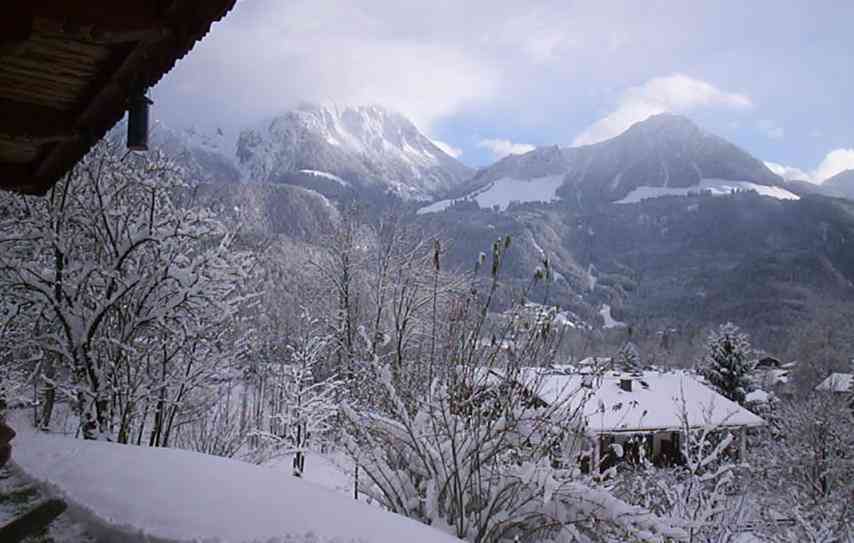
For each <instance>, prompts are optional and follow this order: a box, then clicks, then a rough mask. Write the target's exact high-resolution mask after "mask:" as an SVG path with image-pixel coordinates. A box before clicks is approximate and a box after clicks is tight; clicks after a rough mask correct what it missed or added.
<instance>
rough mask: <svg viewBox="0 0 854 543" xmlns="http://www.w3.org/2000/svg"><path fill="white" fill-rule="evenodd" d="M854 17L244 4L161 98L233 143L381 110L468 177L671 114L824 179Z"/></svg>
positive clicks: (844, 6)
mask: <svg viewBox="0 0 854 543" xmlns="http://www.w3.org/2000/svg"><path fill="white" fill-rule="evenodd" d="M852 21H854V2H850V1H839V0H803V1H796V0H773V1H766V0H751V1H749V2H745V1H744V0H738V1H728V0H715V1H711V0H710V1H708V2H701V1H699V0H698V1H685V0H662V1H657V0H646V1H644V2H638V1H636V0H615V1H609V0H599V1H596V2H593V1H572V0H542V1H537V0H526V1H524V2H520V1H518V0H508V1H505V0H431V1H430V2H417V1H414V0H413V1H410V0H360V1H359V2H355V1H349V0H347V1H345V0H339V1H332V0H305V1H302V0H288V1H285V0H239V1H238V4H237V7H236V8H235V9H234V10H233V11H232V12H231V14H229V16H228V17H226V19H224V20H223V21H221V22H219V23H217V24H216V25H215V26H214V28H213V30H212V31H211V33H210V34H209V35H208V37H207V38H206V39H205V40H204V41H203V42H202V43H200V44H199V45H198V46H197V47H196V48H195V49H194V50H193V52H192V53H191V54H190V55H189V56H188V57H186V58H185V59H184V60H182V61H181V62H180V63H179V64H178V66H177V67H176V68H175V69H174V70H173V71H172V72H171V73H170V74H169V75H168V76H167V77H166V78H165V79H164V80H163V81H162V82H161V83H160V85H159V86H158V87H157V88H155V89H154V91H153V93H152V94H153V97H154V99H155V101H156V103H157V105H156V108H157V109H156V116H157V117H158V118H160V119H163V120H164V121H165V122H167V123H169V124H173V125H176V126H196V127H197V128H201V129H203V130H209V129H212V128H215V127H222V128H224V129H225V130H227V131H229V132H232V133H233V132H235V131H237V130H239V129H240V128H244V127H246V126H252V125H255V124H257V123H259V122H261V121H263V120H264V119H265V118H268V117H271V116H273V115H275V114H276V113H280V112H282V111H284V110H286V109H288V108H289V107H293V106H294V105H297V104H299V103H301V102H307V101H308V102H330V101H331V102H338V103H342V104H380V105H384V106H386V107H389V108H392V109H395V110H398V111H400V112H401V113H404V114H405V115H407V116H409V117H410V118H411V119H412V120H413V121H414V122H415V123H416V124H417V125H418V126H419V128H421V129H422V130H423V131H424V132H425V133H427V134H428V135H429V136H430V137H431V138H433V139H434V140H436V141H440V142H443V143H444V144H445V146H446V148H447V149H449V150H450V151H452V152H453V153H455V154H459V158H460V160H462V161H463V162H466V163H468V164H470V165H473V166H481V165H485V164H488V163H490V162H491V161H493V160H495V158H496V157H500V156H503V155H505V154H507V153H519V152H525V151H527V150H529V149H531V148H533V146H536V145H550V144H561V145H582V144H586V143H593V142H596V141H601V140H603V139H606V138H609V137H612V136H614V135H616V134H618V133H620V132H621V131H622V130H624V129H625V128H627V127H628V126H629V125H630V124H632V123H633V122H636V121H639V120H642V119H644V118H646V117H648V116H649V115H651V114H654V113H659V112H662V111H673V112H677V113H682V114H685V115H687V116H688V117H690V118H692V119H693V120H694V121H696V122H697V123H698V124H700V125H701V126H703V127H704V128H706V129H707V130H709V131H711V132H714V133H717V134H719V135H721V136H723V137H725V138H727V139H729V140H731V141H733V142H734V143H736V144H738V145H740V146H742V147H744V148H745V149H747V150H748V151H749V152H751V153H752V154H754V155H755V156H757V157H758V158H761V159H763V160H766V161H768V162H769V163H773V164H774V167H775V168H777V169H778V171H781V172H783V171H786V172H787V175H792V176H795V177H801V178H809V179H811V180H822V179H824V178H826V177H828V176H829V175H832V174H834V173H836V172H837V171H840V170H841V169H845V168H854V71H852V70H851V68H850V67H851V58H850V57H851V54H852V53H854V32H852V31H851V23H852Z"/></svg>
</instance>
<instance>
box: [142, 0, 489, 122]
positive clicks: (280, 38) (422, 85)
mask: <svg viewBox="0 0 854 543" xmlns="http://www.w3.org/2000/svg"><path fill="white" fill-rule="evenodd" d="M366 4H367V3H365V4H363V3H361V2H336V1H333V0H312V1H299V0H295V1H289V2H279V1H278V0H253V1H251V2H249V1H242V2H239V3H238V4H237V7H236V8H235V9H234V10H233V12H232V13H230V14H229V16H228V17H227V18H225V19H224V20H223V21H222V22H220V23H218V24H216V25H214V27H213V29H212V31H211V33H210V35H208V36H207V37H206V39H205V40H203V41H202V42H201V43H199V44H198V45H197V46H196V47H195V48H194V50H193V54H192V55H188V56H187V57H186V58H185V59H183V60H182V61H181V63H180V66H179V67H178V68H176V69H175V70H174V71H173V72H172V73H170V74H169V76H167V77H166V78H165V79H164V81H163V83H162V84H161V85H159V86H158V88H157V89H155V100H157V98H158V97H159V98H160V100H159V103H160V104H161V105H168V104H175V105H174V106H173V109H174V110H175V111H170V112H169V113H170V114H172V115H170V116H188V117H189V116H192V117H195V118H196V119H205V118H210V117H216V116H220V117H221V116H228V117H229V119H228V120H229V121H231V122H232V124H235V125H238V126H241V127H245V126H246V125H247V124H252V123H253V122H258V121H260V120H262V119H264V118H267V117H270V116H272V115H275V114H278V113H281V112H283V111H285V110H287V109H290V108H292V107H294V106H296V105H299V104H300V103H304V102H319V103H326V102H334V103H338V104H342V105H363V104H374V103H376V104H381V105H383V106H386V107H388V108H390V109H393V110H396V111H400V112H401V113H403V114H404V115H406V116H407V117H409V118H410V119H411V120H412V121H413V122H414V123H415V124H416V125H417V126H418V127H419V128H420V129H421V130H423V131H425V132H429V131H430V127H431V125H432V123H433V122H434V121H436V120H437V119H440V118H445V117H449V116H452V115H454V114H456V113H458V112H459V111H460V110H461V109H462V108H464V107H466V106H467V105H468V104H472V103H484V102H488V101H489V99H490V98H491V97H492V96H494V95H495V94H496V92H497V90H496V89H497V85H498V80H499V75H498V73H497V70H496V69H495V67H494V66H491V65H490V64H489V63H485V62H482V61H481V58H480V57H479V56H478V55H477V53H476V51H475V52H473V51H472V48H471V47H469V46H468V44H467V43H466V42H465V41H462V40H460V39H456V40H451V39H448V40H443V39H441V36H433V35H425V33H424V32H423V31H421V30H418V28H416V27H418V26H419V25H421V24H422V23H421V22H420V21H419V20H418V19H416V20H412V21H409V20H406V19H403V18H402V17H403V15H400V14H396V13H394V10H393V9H392V8H393V6H390V9H391V10H392V11H391V12H390V13H388V14H386V13H384V12H383V11H382V9H381V8H382V7H383V6H380V5H370V6H369V5H366ZM397 9H402V8H397ZM413 9H421V8H420V7H418V8H415V7H413ZM409 15H410V16H411V15H412V14H409ZM401 25H406V26H401ZM400 28H407V29H409V30H411V31H398V30H399V29H400ZM212 89H214V90H215V92H211V90H212ZM158 95H159V96H158Z"/></svg>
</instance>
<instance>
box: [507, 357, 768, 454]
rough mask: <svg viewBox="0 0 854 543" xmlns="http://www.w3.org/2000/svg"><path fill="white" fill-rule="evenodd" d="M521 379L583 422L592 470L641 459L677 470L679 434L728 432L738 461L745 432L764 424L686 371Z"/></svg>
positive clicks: (531, 371)
mask: <svg viewBox="0 0 854 543" xmlns="http://www.w3.org/2000/svg"><path fill="white" fill-rule="evenodd" d="M522 375H523V377H520V379H522V380H523V381H526V382H528V383H536V384H535V385H529V388H531V389H533V393H534V394H535V395H536V396H537V397H539V398H540V399H541V400H542V401H543V402H544V403H545V404H556V403H558V402H561V403H563V404H565V405H566V407H567V409H570V410H572V411H575V410H576V409H578V411H579V412H580V413H582V414H583V416H584V418H585V422H586V432H587V434H588V435H589V436H590V439H591V441H592V443H591V445H592V449H593V455H592V459H593V460H592V463H593V466H592V467H593V469H604V468H606V467H608V466H609V465H611V464H612V463H614V462H617V461H621V460H625V461H628V462H638V461H639V460H640V458H641V455H643V456H644V457H646V458H647V459H649V460H651V461H652V462H654V463H656V464H659V465H669V464H673V463H680V462H681V453H680V450H681V442H682V440H683V439H685V437H684V434H685V432H686V430H687V431H699V430H703V429H714V430H716V431H717V430H721V431H723V430H727V431H730V432H734V433H736V434H737V436H738V442H737V443H738V447H737V454H738V455H739V456H741V457H743V456H745V455H746V451H747V430H748V429H749V428H752V427H758V426H762V425H764V424H765V421H764V420H763V419H762V418H760V417H759V416H757V415H755V414H754V413H751V412H750V411H748V410H747V409H745V408H743V407H741V406H740V405H738V404H737V403H735V402H733V401H730V400H728V399H727V398H725V397H723V396H721V395H720V394H718V393H717V392H715V391H714V390H712V389H711V388H709V387H708V386H706V385H704V384H703V383H701V382H700V381H698V380H697V379H696V378H695V377H693V376H692V375H691V374H689V373H688V372H685V371H670V372H659V371H642V372H636V373H624V372H615V371H608V372H605V373H589V372H588V373H583V372H575V371H572V370H568V369H566V367H564V368H562V369H560V370H554V369H544V368H527V369H526V370H523V373H522ZM734 452H735V451H734Z"/></svg>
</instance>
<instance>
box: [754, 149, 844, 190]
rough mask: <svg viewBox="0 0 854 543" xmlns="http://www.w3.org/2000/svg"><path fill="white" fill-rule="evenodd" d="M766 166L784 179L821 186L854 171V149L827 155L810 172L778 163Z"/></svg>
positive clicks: (767, 163)
mask: <svg viewBox="0 0 854 543" xmlns="http://www.w3.org/2000/svg"><path fill="white" fill-rule="evenodd" d="M765 165H766V166H768V169H769V170H771V171H772V172H774V173H776V174H777V175H779V176H780V177H782V178H783V179H797V180H801V181H809V182H811V183H817V184H820V183H824V182H825V181H826V180H828V179H829V178H831V177H833V176H834V175H836V174H838V173H841V172H844V171H845V170H854V149H834V150H833V151H831V152H829V153H827V155H825V157H824V159H822V161H821V163H819V165H818V167H817V168H816V169H814V170H812V171H809V172H806V171H804V170H802V169H800V168H795V167H792V166H785V165H783V164H777V163H776V162H766V163H765Z"/></svg>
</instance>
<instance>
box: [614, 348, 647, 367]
mask: <svg viewBox="0 0 854 543" xmlns="http://www.w3.org/2000/svg"><path fill="white" fill-rule="evenodd" d="M613 360H614V366H615V367H616V368H619V369H621V370H623V371H637V370H641V369H643V367H642V365H641V356H640V351H639V350H638V347H637V345H635V344H634V342H632V341H631V340H630V341H626V342H625V343H624V344H623V346H622V347H620V350H619V351H617V354H616V356H615V357H614V359H613Z"/></svg>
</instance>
